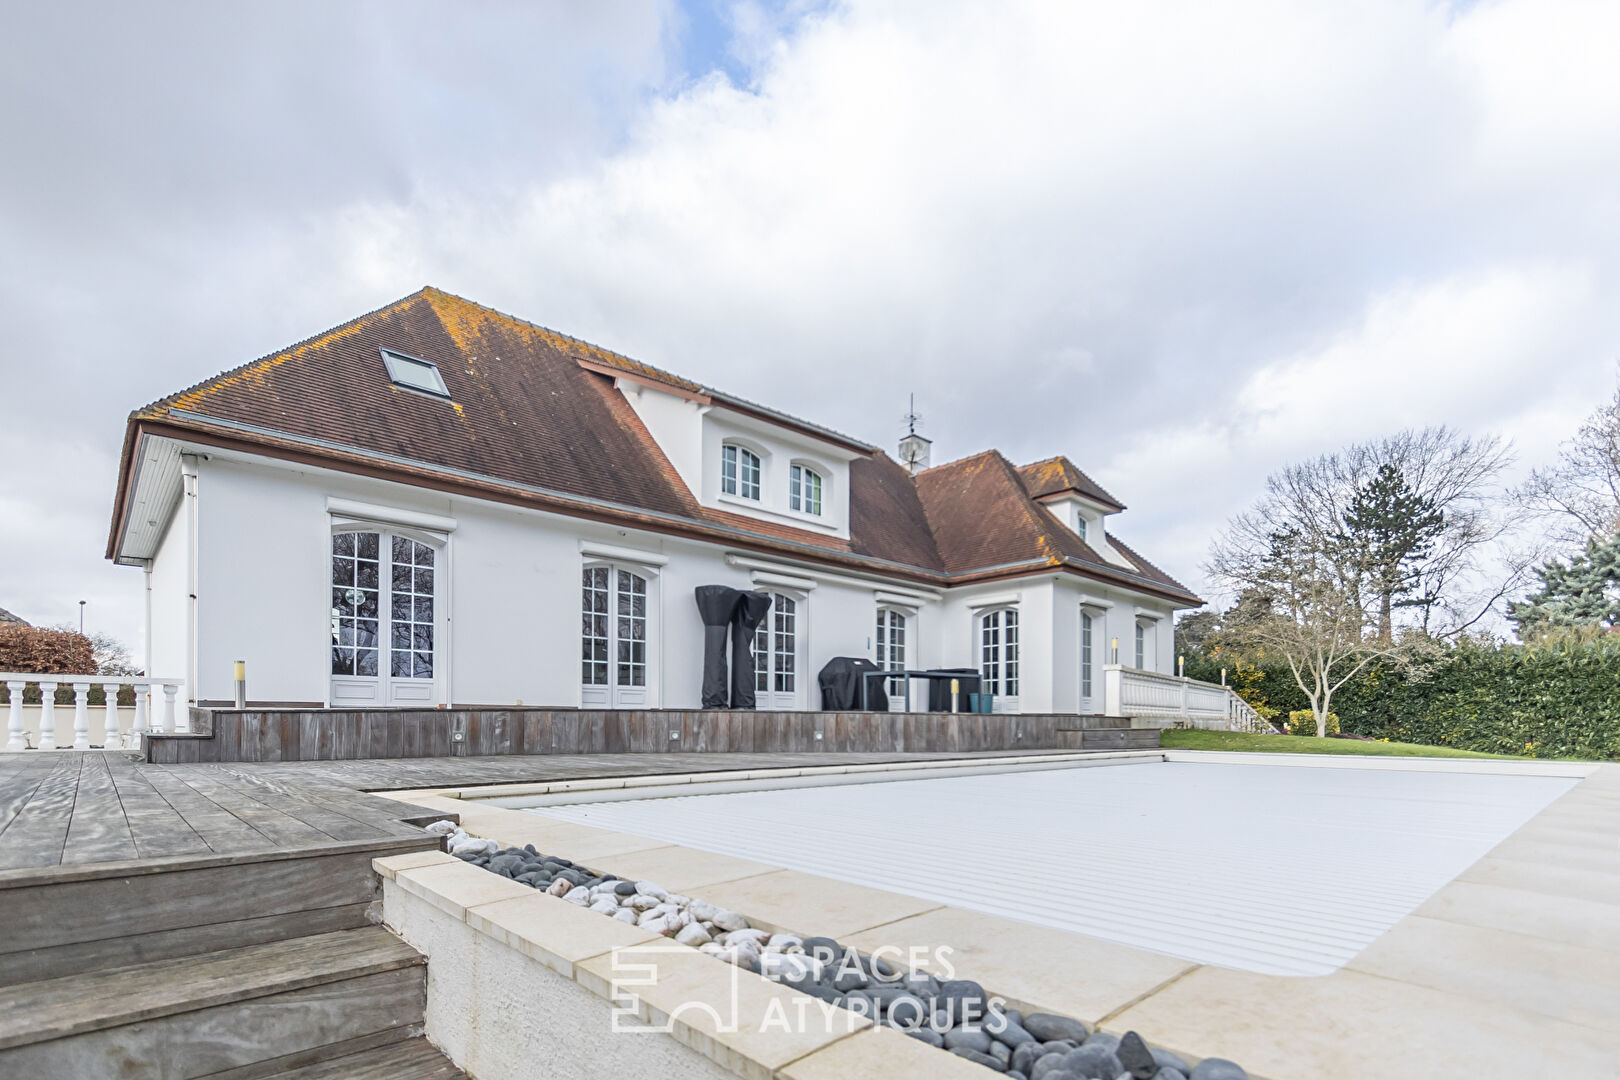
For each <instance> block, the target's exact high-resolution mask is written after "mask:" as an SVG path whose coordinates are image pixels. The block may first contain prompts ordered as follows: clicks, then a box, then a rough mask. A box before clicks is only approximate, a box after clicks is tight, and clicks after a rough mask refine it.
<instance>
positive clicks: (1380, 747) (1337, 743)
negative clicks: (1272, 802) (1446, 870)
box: [1160, 729, 1522, 760]
mask: <svg viewBox="0 0 1620 1080" xmlns="http://www.w3.org/2000/svg"><path fill="white" fill-rule="evenodd" d="M1160 745H1162V746H1164V747H1165V748H1166V749H1174V750H1248V751H1258V752H1261V753H1267V754H1376V755H1382V756H1385V757H1465V758H1503V759H1508V755H1506V754H1483V753H1480V752H1479V751H1477V750H1453V749H1451V748H1450V747H1448V746H1418V745H1417V744H1416V743H1396V742H1387V743H1386V742H1362V741H1361V740H1360V739H1317V738H1313V737H1312V736H1309V735H1250V734H1248V733H1247V732H1242V731H1196V730H1191V729H1171V730H1166V731H1164V732H1163V733H1162V737H1161V739H1160ZM1512 760H1522V759H1512Z"/></svg>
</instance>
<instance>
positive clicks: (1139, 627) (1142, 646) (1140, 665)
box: [1136, 619, 1147, 671]
mask: <svg viewBox="0 0 1620 1080" xmlns="http://www.w3.org/2000/svg"><path fill="white" fill-rule="evenodd" d="M1146 663H1147V627H1146V626H1145V625H1143V623H1142V620H1141V619H1138V620H1136V670H1138V671H1145V670H1146V668H1145V667H1144V665H1145V664H1146Z"/></svg>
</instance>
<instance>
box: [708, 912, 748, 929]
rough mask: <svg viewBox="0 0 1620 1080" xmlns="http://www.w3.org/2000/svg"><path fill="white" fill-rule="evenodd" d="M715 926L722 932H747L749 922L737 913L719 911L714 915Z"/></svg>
mask: <svg viewBox="0 0 1620 1080" xmlns="http://www.w3.org/2000/svg"><path fill="white" fill-rule="evenodd" d="M714 925H716V926H718V927H719V928H720V929H722V930H746V929H748V920H747V919H745V918H743V917H742V916H741V915H739V914H737V913H736V912H735V911H717V912H715V915H714Z"/></svg>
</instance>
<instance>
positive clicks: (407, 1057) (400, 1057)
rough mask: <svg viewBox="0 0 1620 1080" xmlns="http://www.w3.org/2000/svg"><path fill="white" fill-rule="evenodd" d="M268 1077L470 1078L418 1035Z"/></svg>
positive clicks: (329, 1079)
mask: <svg viewBox="0 0 1620 1080" xmlns="http://www.w3.org/2000/svg"><path fill="white" fill-rule="evenodd" d="M265 1080H468V1077H467V1074H466V1073H464V1072H462V1071H461V1070H460V1069H458V1068H456V1066H455V1064H454V1063H453V1062H451V1060H450V1059H449V1058H447V1057H445V1056H444V1054H443V1053H441V1052H440V1050H439V1048H438V1047H436V1046H434V1045H433V1044H432V1043H430V1042H428V1041H427V1040H426V1039H425V1038H423V1037H421V1036H420V1035H418V1036H416V1037H415V1038H412V1039H406V1040H404V1041H403V1042H397V1043H393V1044H391V1045H388V1046H380V1047H377V1048H376V1049H373V1050H362V1051H360V1052H359V1053H355V1054H344V1055H342V1056H341V1057H334V1058H330V1059H328V1060H325V1061H317V1062H313V1063H312V1064H309V1065H305V1066H303V1067H302V1068H297V1069H288V1070H286V1071H283V1072H276V1073H269V1074H267V1075H266V1078H265Z"/></svg>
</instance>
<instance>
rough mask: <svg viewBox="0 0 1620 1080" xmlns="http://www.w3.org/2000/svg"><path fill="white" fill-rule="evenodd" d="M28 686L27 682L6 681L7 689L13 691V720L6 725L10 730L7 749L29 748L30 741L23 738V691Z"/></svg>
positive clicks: (8, 730)
mask: <svg viewBox="0 0 1620 1080" xmlns="http://www.w3.org/2000/svg"><path fill="white" fill-rule="evenodd" d="M27 687H28V684H27V683H25V682H13V681H11V680H7V682H6V689H7V690H9V691H11V720H10V723H8V724H7V725H6V729H7V732H8V738H7V739H6V749H7V750H25V749H27V748H28V743H27V741H26V740H25V739H24V738H23V713H22V709H23V706H22V699H23V691H24V690H25V689H27Z"/></svg>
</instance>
